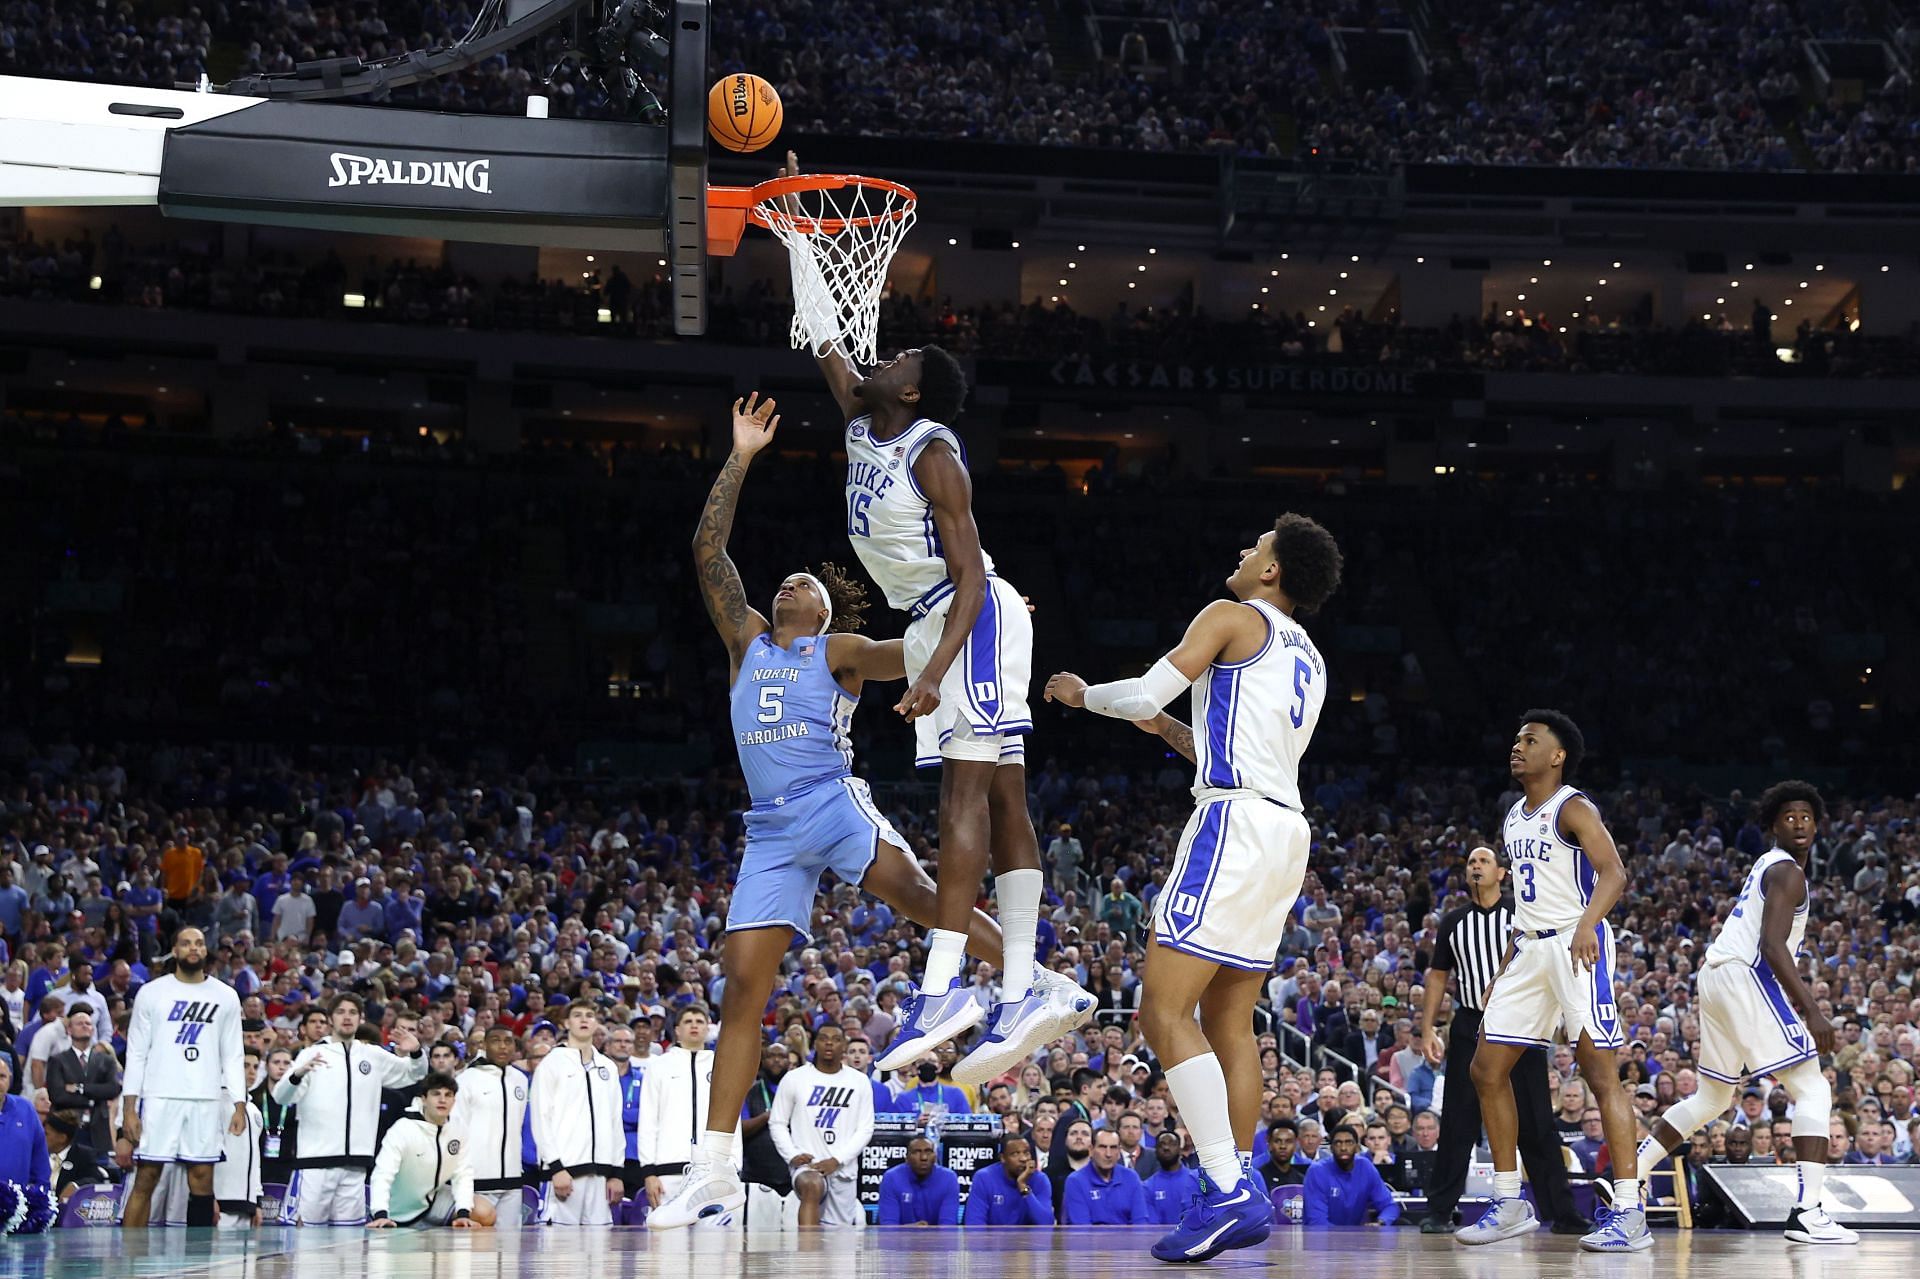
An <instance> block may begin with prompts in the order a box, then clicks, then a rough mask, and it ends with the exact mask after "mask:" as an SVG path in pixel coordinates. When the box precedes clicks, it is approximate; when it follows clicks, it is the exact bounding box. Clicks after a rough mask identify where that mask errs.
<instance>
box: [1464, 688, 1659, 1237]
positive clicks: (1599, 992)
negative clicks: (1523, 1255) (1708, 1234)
mask: <svg viewBox="0 0 1920 1279" xmlns="http://www.w3.org/2000/svg"><path fill="white" fill-rule="evenodd" d="M1585 750H1586V743H1585V740H1584V739H1583V738H1582V737H1581V736H1580V730H1579V728H1577V727H1576V726H1575V725H1574V722H1573V721H1572V720H1571V719H1569V718H1567V717H1566V716H1565V715H1562V714H1561V713H1560V712H1559V711H1547V710H1535V711H1528V712H1527V713H1526V715H1525V717H1524V718H1523V719H1522V721H1521V724H1520V731H1519V732H1518V733H1517V734H1515V736H1514V740H1513V749H1512V750H1511V751H1510V752H1509V754H1508V765H1509V767H1510V770H1511V772H1512V774H1513V779H1514V780H1515V781H1517V782H1519V783H1520V787H1521V791H1522V794H1521V798H1520V799H1519V800H1518V801H1516V802H1515V804H1514V806H1513V807H1512V809H1510V810H1509V811H1508V813H1507V817H1506V824H1505V826H1504V827H1503V828H1502V831H1501V836H1502V839H1503V841H1504V843H1505V847H1506V854H1507V864H1508V865H1509V866H1510V867H1512V877H1513V887H1514V893H1513V905H1514V911H1513V940H1512V942H1511V944H1510V946H1509V949H1508V952H1507V962H1506V964H1505V966H1504V967H1503V968H1502V969H1501V970H1500V975H1499V976H1498V977H1497V978H1495V979H1494V983H1493V987H1492V989H1491V990H1489V991H1488V992H1487V1007H1486V1012H1485V1014H1484V1015H1483V1017H1482V1018H1481V1021H1480V1043H1479V1045H1478V1046H1477V1047H1476V1048H1475V1049H1474V1054H1473V1087H1474V1091H1475V1092H1476V1093H1478V1094H1479V1096H1480V1113H1481V1116H1482V1118H1483V1119H1484V1120H1485V1122H1486V1125H1487V1144H1488V1145H1489V1146H1491V1147H1492V1149H1493V1194H1494V1200H1493V1203H1492V1204H1491V1205H1490V1206H1489V1207H1488V1208H1487V1211H1486V1212H1485V1213H1484V1214H1483V1215H1482V1216H1481V1218H1480V1220H1478V1221H1476V1222H1474V1223H1473V1224H1472V1225H1469V1226H1462V1227H1461V1228H1460V1229H1459V1230H1456V1231H1455V1232H1454V1238H1456V1239H1458V1240H1460V1242H1462V1243H1468V1244H1486V1243H1494V1242H1497V1241H1499V1240H1501V1239H1511V1238H1513V1237H1515V1236H1516V1235H1524V1234H1526V1233H1528V1232H1529V1231H1533V1230H1538V1229H1539V1228H1540V1219H1539V1217H1537V1216H1536V1215H1535V1214H1534V1211H1533V1205H1532V1204H1530V1203H1528V1202H1526V1201H1525V1200H1524V1199H1522V1198H1520V1155H1519V1141H1520V1116H1519V1110H1518V1108H1517V1107H1516V1106H1515V1104H1514V1100H1513V1079H1512V1075H1513V1067H1514V1064H1515V1063H1516V1062H1518V1061H1519V1060H1520V1055H1521V1054H1522V1053H1523V1052H1525V1051H1526V1050H1527V1049H1528V1048H1530V1047H1540V1048H1544V1047H1547V1046H1548V1045H1549V1044H1550V1043H1551V1037H1552V1035H1553V1032H1554V1031H1555V1030H1556V1029H1562V1028H1563V1029H1564V1030H1565V1031H1566V1035H1567V1041H1568V1042H1569V1043H1570V1044H1571V1045H1572V1046H1573V1051H1574V1057H1575V1059H1576V1060H1577V1061H1578V1062H1579V1065H1580V1074H1581V1077H1582V1078H1584V1079H1585V1080H1586V1081H1587V1086H1588V1087H1589V1088H1591V1089H1593V1096H1594V1104H1595V1105H1596V1106H1598V1107H1599V1108H1600V1116H1601V1121H1602V1123H1603V1124H1604V1125H1605V1132H1606V1136H1607V1149H1608V1151H1609V1153H1610V1155H1611V1157H1612V1160H1613V1168H1614V1176H1615V1178H1616V1180H1615V1181H1614V1183H1613V1186H1614V1194H1613V1202H1612V1205H1611V1206H1610V1207H1604V1208H1602V1209H1601V1211H1600V1215H1599V1220H1598V1221H1597V1222H1596V1223H1595V1226H1594V1229H1593V1232H1592V1233H1591V1234H1588V1235H1584V1236H1582V1237H1581V1240H1580V1246H1581V1247H1582V1248H1585V1249H1586V1250H1588V1251H1589V1252H1639V1251H1641V1250H1642V1249H1646V1248H1651V1247H1652V1246H1653V1236H1652V1235H1650V1234H1648V1233H1647V1215H1646V1212H1645V1211H1644V1210H1643V1208H1642V1207H1641V1204H1640V1182H1639V1180H1638V1179H1637V1178H1635V1177H1633V1176H1622V1174H1623V1173H1625V1172H1627V1171H1628V1170H1629V1169H1633V1168H1634V1166H1635V1165H1634V1162H1633V1161H1634V1144H1633V1106H1632V1104H1631V1103H1630V1102H1629V1101H1628V1100H1627V1094H1626V1090H1625V1089H1623V1088H1621V1086H1620V1073H1619V1069H1618V1066H1617V1065H1616V1061H1615V1055H1616V1054H1617V1053H1618V1051H1619V1049H1620V1047H1621V1045H1622V1044H1624V1043H1625V1042H1626V1038H1625V1036H1624V1035H1623V1034H1622V1032H1621V1028H1620V1016H1619V1012H1618V1011H1617V1010H1616V1008H1615V1006H1614V998H1613V926H1612V925H1611V924H1609V923H1608V922H1607V913H1608V912H1609V911H1611V910H1612V909H1613V907H1614V905H1615V903H1617V902H1618V901H1619V900H1620V894H1621V893H1622V892H1624V891H1625V890H1626V887H1627V870H1626V867H1625V865H1623V864H1622V862H1621V860H1620V850H1619V849H1617V848H1616V847H1614V843H1613V836H1612V835H1610V834H1608V833H1607V827H1606V824H1605V823H1604V822H1602V821H1601V820H1600V810H1599V809H1598V808H1596V807H1594V804H1593V801H1592V800H1590V799H1588V798H1587V797H1586V796H1585V795H1583V794H1581V793H1580V792H1579V791H1577V790H1575V789H1574V788H1573V787H1571V786H1569V785H1567V778H1568V777H1570V776H1572V775H1573V772H1574V770H1575V769H1577V768H1578V767H1579V765H1580V756H1581V755H1582V754H1583V753H1584V752H1585Z"/></svg>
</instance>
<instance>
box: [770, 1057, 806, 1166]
mask: <svg viewBox="0 0 1920 1279" xmlns="http://www.w3.org/2000/svg"><path fill="white" fill-rule="evenodd" d="M792 1082H793V1075H792V1074H788V1075H786V1076H785V1077H783V1078H782V1079H781V1080H780V1087H779V1088H778V1089H777V1090H775V1092H774V1094H773V1107H772V1108H771V1109H770V1110H768V1111H767V1133H768V1135H769V1136H771V1137H772V1138H773V1148H774V1149H775V1150H777V1151H779V1152H780V1158H781V1159H783V1160H785V1161H786V1162H787V1163H792V1162H793V1157H794V1156H795V1155H797V1154H799V1153H800V1148H799V1147H798V1146H796V1145H794V1144H793V1108H794V1106H795V1105H797V1104H798V1103H799V1100H800V1090H799V1089H798V1088H790V1087H788V1085H789V1084H791V1083H792Z"/></svg>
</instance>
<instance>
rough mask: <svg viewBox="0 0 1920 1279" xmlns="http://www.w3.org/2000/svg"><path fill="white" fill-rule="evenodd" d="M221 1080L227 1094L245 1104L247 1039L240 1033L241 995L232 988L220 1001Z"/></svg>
mask: <svg viewBox="0 0 1920 1279" xmlns="http://www.w3.org/2000/svg"><path fill="white" fill-rule="evenodd" d="M218 1029H219V1031H220V1081H221V1083H223V1084H225V1085H226V1089H227V1096H228V1098H230V1099H231V1100H233V1101H237V1102H240V1103H242V1104H244V1103H245V1102H246V1100H247V1064H246V1060H245V1057H244V1054H245V1052H246V1047H247V1046H246V1040H245V1039H244V1038H243V1037H242V1036H241V1034H240V996H238V995H236V994H234V993H233V992H232V991H231V990H229V991H228V992H227V998H226V999H224V1000H222V1001H221V1002H220V1025H219V1027H218Z"/></svg>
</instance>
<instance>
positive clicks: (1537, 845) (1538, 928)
mask: <svg viewBox="0 0 1920 1279" xmlns="http://www.w3.org/2000/svg"><path fill="white" fill-rule="evenodd" d="M1579 798H1583V796H1582V794H1581V792H1579V791H1577V790H1575V789H1574V788H1573V787H1571V786H1562V787H1561V788H1560V789H1559V790H1557V791H1555V792H1554V793H1553V794H1552V795H1551V796H1549V797H1548V799H1547V802H1546V803H1544V804H1542V805H1541V806H1540V807H1539V808H1538V809H1536V810H1534V811H1533V812H1528V811H1527V801H1526V797H1525V796H1524V795H1523V796H1521V798H1520V799H1519V800H1518V801H1517V802H1515V804H1514V806H1513V807H1512V808H1510V809H1508V810H1507V820H1506V822H1505V824H1504V825H1503V826H1502V827H1501V832H1500V836H1501V842H1502V843H1503V844H1504V845H1505V847H1506V854H1507V875H1508V878H1509V879H1510V880H1511V881H1512V883H1513V926H1514V927H1515V928H1517V929H1519V930H1520V931H1522V932H1528V933H1534V932H1544V931H1546V930H1548V929H1552V930H1554V931H1564V930H1566V929H1569V928H1571V927H1573V926H1574V925H1575V924H1577V923H1579V922H1580V917H1581V916H1582V915H1584V914H1586V913H1587V903H1588V902H1589V901H1591V900H1592V899H1593V883H1594V874H1593V863H1592V862H1591V861H1589V860H1588V858H1587V854H1586V851H1585V850H1584V849H1582V848H1581V847H1580V846H1579V845H1578V844H1577V843H1575V842H1574V841H1573V840H1572V839H1571V838H1570V837H1568V836H1567V835H1565V834H1563V833H1562V831H1561V826H1560V811H1561V809H1563V808H1565V807H1566V805H1567V804H1568V803H1570V802H1572V801H1573V800H1575V799H1579Z"/></svg>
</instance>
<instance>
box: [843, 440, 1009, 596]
mask: <svg viewBox="0 0 1920 1279" xmlns="http://www.w3.org/2000/svg"><path fill="white" fill-rule="evenodd" d="M872 429H873V419H872V418H870V417H865V416H862V417H857V418H855V419H853V421H851V422H849V423H847V440H846V447H847V537H848V538H849V539H850V540H851V541H852V542H853V553H854V554H855V555H857V556H859V557H860V563H861V564H862V565H864V566H865V568H866V570H867V575H868V576H869V577H871V578H873V580H874V581H875V582H877V583H878V584H879V586H880V589H881V591H882V592H884V593H885V594H886V597H887V603H888V604H890V605H892V606H893V607H894V608H897V609H902V610H906V611H909V612H913V613H915V614H916V615H918V614H921V613H925V612H926V611H928V610H929V609H932V608H933V607H935V606H936V605H938V604H939V603H940V602H941V601H942V600H944V599H945V598H947V596H949V595H951V594H953V583H952V581H951V580H949V579H948V577H947V557H946V548H945V547H943V546H942V545H941V544H940V530H939V529H937V528H935V527H934V523H933V504H932V503H931V502H929V501H928V500H927V499H926V497H925V496H924V495H923V494H922V493H921V492H920V485H919V484H918V483H917V482H916V481H915V480H914V478H913V464H914V463H915V462H917V461H919V460H920V454H921V453H922V452H923V451H925V449H926V447H927V445H929V444H931V443H932V442H933V441H935V440H942V441H944V442H945V443H946V445H947V447H948V448H950V449H952V450H953V455H954V456H955V457H956V458H959V459H960V461H961V465H963V466H964V465H965V464H966V456H967V454H966V450H965V449H963V448H961V446H960V438H959V437H958V436H956V435H955V434H954V433H953V432H952V431H951V430H950V429H948V428H947V427H945V426H942V425H941V424H940V423H938V422H935V421H932V420H930V419H928V418H921V419H920V420H919V421H917V422H915V423H914V424H913V425H912V426H910V427H908V428H907V429H906V431H905V432H904V433H903V434H901V435H900V436H899V437H898V438H896V439H891V440H888V441H886V442H885V443H877V442H875V440H874V439H873V436H872V434H871V432H872ZM981 556H982V558H983V559H985V560H986V567H987V572H989V573H991V572H993V557H992V556H991V555H988V554H987V553H986V552H985V551H984V550H982V551H981Z"/></svg>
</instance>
